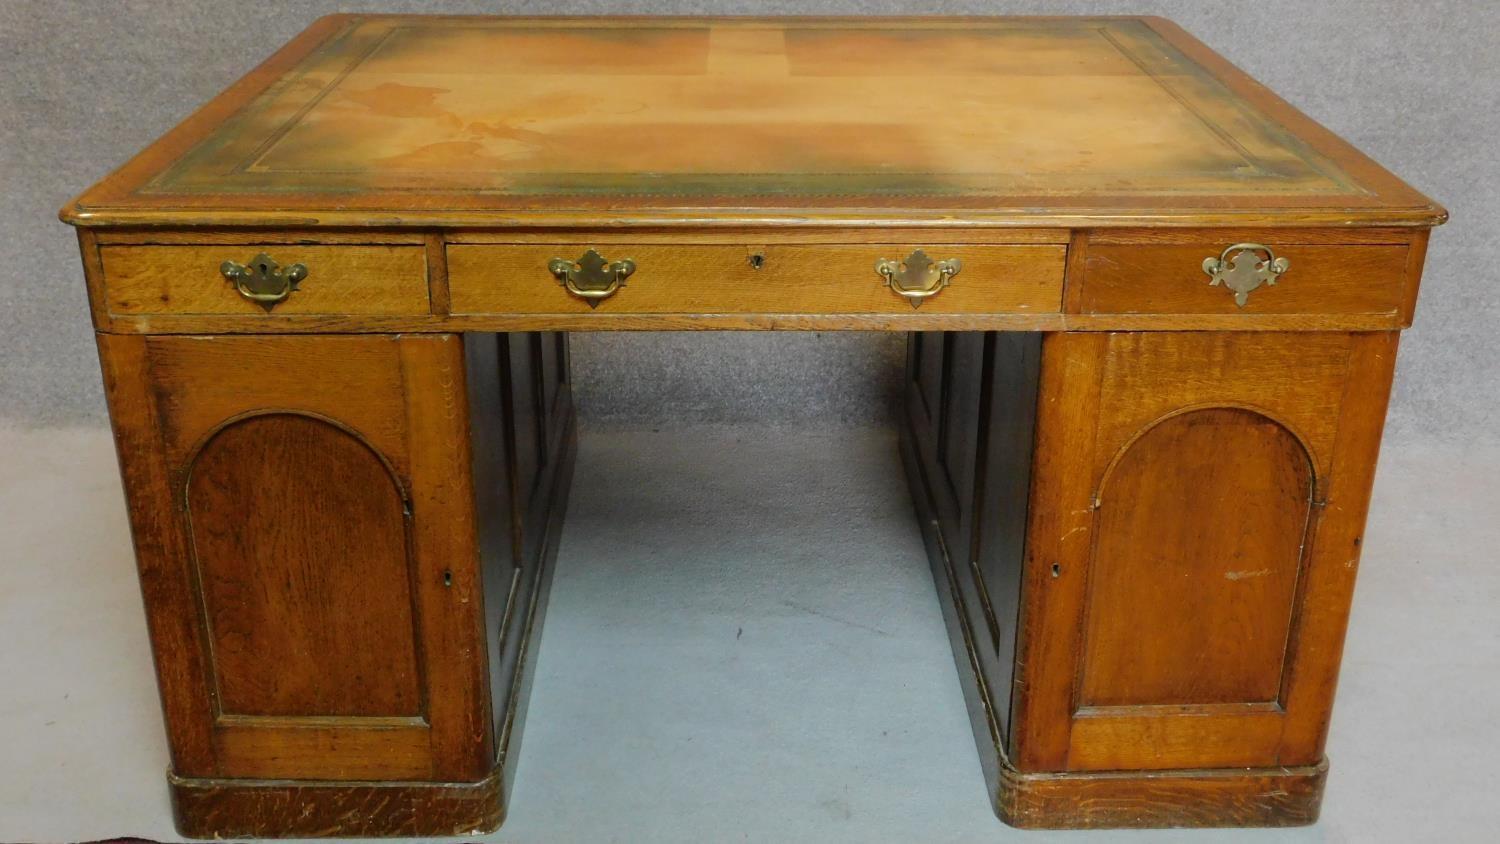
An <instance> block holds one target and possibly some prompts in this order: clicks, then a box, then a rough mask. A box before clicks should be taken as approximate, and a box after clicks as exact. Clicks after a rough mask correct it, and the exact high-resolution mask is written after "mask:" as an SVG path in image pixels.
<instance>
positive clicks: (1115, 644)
mask: <svg viewBox="0 0 1500 844" xmlns="http://www.w3.org/2000/svg"><path fill="white" fill-rule="evenodd" d="M1312 490H1313V468H1312V464H1311V461H1310V460H1309V458H1308V454H1307V452H1306V450H1305V449H1304V448H1303V446H1302V444H1301V443H1300V442H1299V441H1298V439H1297V438H1296V437H1295V436H1294V435H1293V434H1292V433H1291V432H1290V431H1288V430H1287V429H1286V428H1285V427H1283V426H1282V425H1280V424H1278V423H1277V422H1275V421H1273V420H1271V419H1269V418H1267V417H1265V416H1263V415H1260V414H1258V413H1255V412H1252V411H1249V410H1243V409H1238V408H1211V409H1204V410H1194V411H1189V412H1187V413H1183V414H1181V415H1178V416H1174V417H1171V418H1169V419H1167V420H1165V421H1163V422H1160V423H1158V424H1156V425H1155V426H1154V427H1152V428H1151V429H1150V430H1148V431H1147V432H1145V433H1144V434H1143V435H1141V436H1140V437H1139V438H1138V439H1136V440H1135V441H1134V442H1133V443H1132V444H1130V445H1129V446H1127V447H1126V448H1125V451H1124V453H1123V454H1122V455H1120V456H1119V457H1118V459H1117V461H1116V462H1115V464H1114V466H1113V467H1112V469H1111V470H1110V471H1109V473H1108V475H1107V478H1106V480H1105V482H1104V485H1103V487H1102V489H1101V491H1100V497H1099V500H1100V506H1099V510H1098V516H1097V518H1098V522H1097V525H1098V532H1097V544H1096V546H1095V552H1094V556H1093V561H1092V564H1091V571H1090V575H1089V576H1090V582H1089V596H1088V615H1087V622H1086V634H1085V635H1086V643H1085V653H1084V664H1083V676H1082V685H1081V689H1080V693H1079V704H1080V706H1082V707H1098V706H1136V705H1170V704H1220V703H1271V702H1274V701H1276V700H1277V698H1278V695H1279V693H1280V690H1281V685H1282V665H1283V663H1284V659H1285V654H1286V648H1287V641H1288V634H1289V632H1290V626H1291V622H1292V607H1293V602H1294V597H1295V594H1296V589H1297V578H1298V573H1299V570H1300V567H1301V558H1302V547H1303V539H1304V536H1305V535H1306V532H1307V526H1308V516H1309V510H1310V505H1311V500H1312Z"/></svg>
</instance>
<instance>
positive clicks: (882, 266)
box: [875, 249, 963, 308]
mask: <svg viewBox="0 0 1500 844" xmlns="http://www.w3.org/2000/svg"><path fill="white" fill-rule="evenodd" d="M961 269H963V262H962V261H959V260H958V259H957V258H948V259H947V260H943V261H934V260H932V259H931V258H929V257H927V253H926V252H923V251H922V250H920V249H918V250H916V251H915V252H913V253H911V254H910V255H908V256H907V257H906V260H905V261H893V260H891V259H890V258H881V259H880V260H878V261H876V262H875V272H877V273H880V275H881V277H883V278H884V279H885V283H886V285H887V286H888V287H890V288H891V289H892V290H894V291H896V292H897V293H899V294H901V295H902V296H904V297H906V301H908V302H910V303H911V306H912V307H913V308H919V307H921V306H922V302H923V301H925V300H926V299H928V298H930V297H932V296H936V295H937V294H939V293H941V292H942V291H943V288H944V287H947V286H948V282H949V281H951V280H952V278H953V277H954V276H956V275H958V271H959V270H961Z"/></svg>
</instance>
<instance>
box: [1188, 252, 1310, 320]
mask: <svg viewBox="0 0 1500 844" xmlns="http://www.w3.org/2000/svg"><path fill="white" fill-rule="evenodd" d="M1231 253H1233V255H1232V257H1231ZM1262 255H1264V256H1265V258H1264V260H1262V258H1261V256H1262ZM1291 266H1292V262H1291V261H1288V260H1287V259H1285V258H1278V257H1276V253H1274V252H1272V251H1271V247H1269V246H1263V245H1261V244H1259V243H1236V244H1235V245H1233V246H1231V247H1229V248H1228V249H1225V250H1224V251H1223V252H1222V253H1220V254H1219V257H1217V258H1204V259H1203V271H1204V272H1206V273H1208V277H1209V278H1210V279H1212V280H1211V281H1209V283H1208V284H1209V286H1210V287H1216V286H1218V285H1220V284H1222V285H1224V286H1225V287H1227V288H1229V289H1230V290H1233V291H1234V303H1235V304H1236V305H1239V306H1240V307H1242V308H1243V307H1245V302H1246V301H1248V300H1249V298H1250V292H1251V291H1252V290H1254V289H1255V288H1257V287H1260V286H1261V285H1262V284H1266V285H1274V284H1276V279H1277V278H1279V277H1280V276H1281V274H1282V273H1284V272H1286V271H1287V270H1288V269H1290V268H1291Z"/></svg>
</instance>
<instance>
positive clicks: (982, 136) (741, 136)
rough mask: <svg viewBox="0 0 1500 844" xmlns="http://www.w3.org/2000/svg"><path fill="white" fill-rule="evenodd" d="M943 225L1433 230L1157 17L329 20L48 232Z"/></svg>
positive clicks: (1397, 194)
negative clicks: (956, 218) (104, 227)
mask: <svg viewBox="0 0 1500 844" xmlns="http://www.w3.org/2000/svg"><path fill="white" fill-rule="evenodd" d="M953 213H960V214H961V218H960V219H961V221H970V222H976V221H985V220H989V221H996V222H1001V223H1014V224H1023V225H1036V224H1041V223H1045V222H1057V221H1077V220H1087V221H1089V222H1090V223H1092V224H1106V225H1107V224H1119V223H1130V222H1135V223H1137V224H1139V223H1142V222H1151V221H1163V220H1166V221H1171V220H1181V221H1185V222H1198V223H1203V222H1213V221H1223V220H1241V221H1243V220H1259V219H1273V218H1274V219H1278V220H1281V221H1290V222H1298V221H1308V222H1319V221H1321V222H1324V223H1327V222H1338V223H1352V222H1368V223H1379V222H1385V223H1408V224H1431V223H1433V222H1435V221H1438V220H1440V219H1441V217H1442V214H1443V212H1442V211H1441V209H1439V208H1437V207H1436V206H1435V205H1433V204H1432V203H1431V202H1430V201H1429V200H1427V199H1426V198H1425V197H1422V196H1421V195H1420V194H1418V193H1416V192H1415V191H1413V190H1411V189H1410V188H1408V187H1406V186H1405V185H1404V184H1402V183H1401V182H1400V181H1399V180H1397V179H1395V177H1393V176H1391V175H1390V174H1388V173H1386V172H1385V171H1384V170H1382V169H1380V168H1379V167H1378V166H1377V165H1375V164H1374V163H1373V162H1371V161H1369V160H1368V159H1367V158H1365V157H1364V156H1362V155H1360V154H1359V153H1358V152H1356V151H1355V150H1353V149H1352V148H1350V147H1349V146H1348V145H1346V144H1344V143H1343V142H1342V141H1339V140H1338V139H1337V138H1335V137H1333V136H1332V135H1331V134H1329V133H1328V132H1327V131H1326V130H1323V129H1322V128H1321V127H1318V126H1317V125H1316V124H1314V123H1312V122H1311V121H1310V120H1308V119H1307V118H1305V117H1303V116H1302V115H1301V114H1299V113H1298V112H1296V111H1295V110H1294V109H1292V108H1291V107H1289V106H1287V105H1286V104H1285V103H1283V102H1281V101H1280V100H1278V99H1276V98H1275V97H1274V96H1273V95H1271V94H1269V92H1267V91H1265V89H1263V88H1261V87H1260V86H1259V85H1257V84H1256V83H1255V82H1253V80H1250V79H1248V78H1247V77H1245V76H1244V75H1243V74H1242V73H1240V72H1239V71H1237V70H1235V69H1234V68H1233V67H1232V66H1230V65H1228V64H1227V63H1226V62H1224V61H1223V60H1222V59H1220V58H1218V57H1217V56H1216V55H1214V54H1213V53H1212V52H1211V51H1209V50H1207V49H1206V48H1205V47H1203V45H1201V44H1199V43H1198V42H1196V41H1194V40H1193V39H1192V38H1191V36H1188V35H1187V34H1186V33H1183V32H1182V31H1181V30H1180V29H1178V28H1176V27H1175V25H1173V24H1171V23H1169V22H1166V21H1162V20H1159V19H1140V18H1058V19H1051V18H1035V19H1033V18H974V19H942V18H929V19H804V18H781V19H753V18H742V19H692V18H678V19H652V18H634V19H630V18H627V19H619V18H615V19H602V18H599V19H545V20H543V19H521V18H483V17H474V18H448V17H419V16H378V17H362V16H335V17H332V18H325V19H323V20H320V21H318V22H317V23H315V24H314V25H313V26H312V27H311V28H310V29H309V30H308V31H307V32H305V33H304V34H303V35H302V36H300V37H299V38H298V39H296V40H295V41H293V42H292V43H291V44H289V45H288V46H287V47H286V48H284V49H283V50H282V51H281V52H279V53H277V54H276V55H275V56H273V57H272V58H271V59H270V60H268V61H267V62H266V63H265V64H264V65H262V66H261V67H260V68H259V69H257V70H256V71H254V72H252V73H251V74H250V75H249V76H247V77H246V79H245V80H243V81H242V82H241V83H240V84H238V85H236V86H235V87H234V88H232V89H230V90H229V91H227V92H225V93H224V94H223V95H221V96H220V97H219V98H217V99H216V100H214V101H213V102H212V103H210V104H209V105H208V106H206V107H205V108H204V109H203V110H202V111H200V112H199V113H198V114H197V115H195V116H194V117H193V118H191V119H189V121H187V122H186V123H185V124H183V126H181V127H179V128H178V129H177V130H175V131H174V132H173V133H171V134H169V135H168V136H167V137H166V138H164V139H163V140H162V141H160V142H159V143H158V144H156V145H154V146H153V147H151V148H150V149H148V150H147V151H146V152H144V153H142V155H141V156H139V157H138V158H137V159H136V160H135V161H133V162H132V163H131V164H129V165H127V166H126V167H125V168H123V169H122V170H121V171H119V172H118V173H117V174H116V175H115V176H113V177H111V178H110V179H108V180H106V181H105V182H103V183H101V185H99V186H98V187H96V188H95V189H93V190H91V191H89V192H88V193H86V194H85V195H84V196H83V197H81V198H80V200H79V201H78V203H77V204H76V205H75V206H70V207H69V208H68V209H66V210H65V212H64V217H65V218H66V219H68V220H70V221H71V222H76V223H82V224H95V225H101V224H110V223H132V222H139V223H173V224H189V225H203V224H231V223H243V222H255V221H265V222H284V221H288V220H297V221H300V222H301V223H304V224H307V223H311V224H318V223H339V224H348V225H401V224H414V225H415V224H451V225H463V224H473V225H483V224H487V223H493V224H546V223H555V222H563V223H568V222H573V221H580V222H601V221H610V222H616V223H649V222H652V221H664V220H688V221H695V220H699V221H701V220H721V219H727V220H729V221H730V222H738V223H745V222H757V221H766V220H780V221H789V220H790V221H792V222H798V221H801V222H807V221H815V220H821V219H826V218H829V217H833V218H837V219H843V220H848V219H856V220H864V219H870V220H874V219H878V218H880V217H881V215H888V216H895V217H898V218H902V219H911V220H924V219H925V220H933V219H936V220H946V219H951V215H952V214H953ZM793 214H795V215H797V216H796V218H795V219H793V218H792V215H793ZM257 215H259V216H257Z"/></svg>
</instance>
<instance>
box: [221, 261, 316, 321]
mask: <svg viewBox="0 0 1500 844" xmlns="http://www.w3.org/2000/svg"><path fill="white" fill-rule="evenodd" d="M219 273H220V275H223V276H224V278H225V280H226V281H228V282H229V283H230V284H233V285H234V289H235V290H238V291H239V293H240V295H241V296H244V297H245V298H246V299H249V300H250V301H252V302H254V303H255V304H257V305H260V306H261V307H262V308H265V309H266V313H270V312H271V309H272V308H274V307H276V306H277V305H278V304H280V303H281V302H284V301H286V298H287V297H288V296H290V295H292V291H294V290H296V289H297V283H298V282H300V281H302V280H303V279H304V278H307V267H304V266H303V265H301V264H289V265H287V266H285V267H283V266H281V265H280V264H278V263H276V259H274V258H272V257H271V256H270V255H267V254H266V253H264V252H262V253H260V254H259V255H256V256H255V257H254V258H251V259H250V264H249V266H246V265H244V264H237V263H235V262H234V261H225V262H224V263H222V264H220V265H219Z"/></svg>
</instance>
